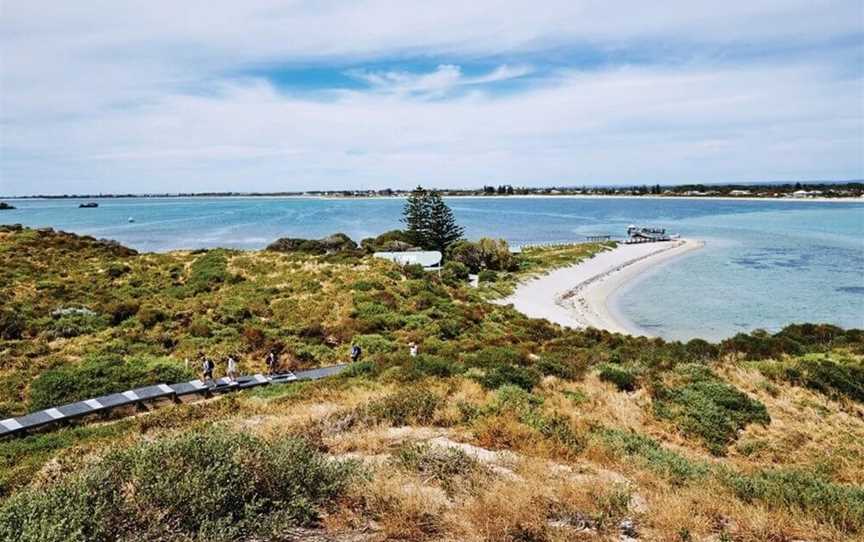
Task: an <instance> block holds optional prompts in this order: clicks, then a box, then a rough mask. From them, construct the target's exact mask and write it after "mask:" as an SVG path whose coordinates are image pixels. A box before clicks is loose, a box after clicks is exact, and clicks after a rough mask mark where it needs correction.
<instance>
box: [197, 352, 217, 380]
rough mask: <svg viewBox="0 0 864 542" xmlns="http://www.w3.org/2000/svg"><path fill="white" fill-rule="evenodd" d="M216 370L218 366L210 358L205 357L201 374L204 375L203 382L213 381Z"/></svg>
mask: <svg viewBox="0 0 864 542" xmlns="http://www.w3.org/2000/svg"><path fill="white" fill-rule="evenodd" d="M215 368H216V364H215V363H213V360H212V359H210V358H209V357H208V356H204V361H203V362H202V363H201V372H202V373H204V378H203V380H204V381H205V382H208V381H210V382H212V381H213V369H215Z"/></svg>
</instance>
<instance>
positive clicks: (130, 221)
mask: <svg viewBox="0 0 864 542" xmlns="http://www.w3.org/2000/svg"><path fill="white" fill-rule="evenodd" d="M132 222H135V219H134V218H132V217H131V216H130V217H129V223H130V224H131V223H132Z"/></svg>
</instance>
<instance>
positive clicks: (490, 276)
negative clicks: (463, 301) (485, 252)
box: [477, 269, 498, 282]
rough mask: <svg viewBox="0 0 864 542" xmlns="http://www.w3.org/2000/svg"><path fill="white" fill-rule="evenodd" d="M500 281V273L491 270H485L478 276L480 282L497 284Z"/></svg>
mask: <svg viewBox="0 0 864 542" xmlns="http://www.w3.org/2000/svg"><path fill="white" fill-rule="evenodd" d="M497 280H498V273H496V272H495V271H492V270H491V269H484V270H483V271H480V274H479V275H477V281H478V282H495V281H497Z"/></svg>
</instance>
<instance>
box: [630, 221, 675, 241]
mask: <svg viewBox="0 0 864 542" xmlns="http://www.w3.org/2000/svg"><path fill="white" fill-rule="evenodd" d="M675 238H677V236H673V235H671V234H669V233H666V229H665V228H651V227H644V226H634V225H632V224H631V225H630V226H628V227H627V238H626V239H624V244H625V245H632V244H637V243H657V242H661V241H671V240H672V239H675Z"/></svg>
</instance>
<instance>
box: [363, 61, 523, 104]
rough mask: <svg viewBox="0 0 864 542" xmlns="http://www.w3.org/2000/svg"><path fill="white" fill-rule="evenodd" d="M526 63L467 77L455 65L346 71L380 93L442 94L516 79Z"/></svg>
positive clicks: (521, 74) (521, 73)
mask: <svg viewBox="0 0 864 542" xmlns="http://www.w3.org/2000/svg"><path fill="white" fill-rule="evenodd" d="M531 71H532V70H531V68H530V67H528V66H508V65H506V64H504V65H501V66H498V67H497V68H495V69H494V70H492V71H490V72H488V73H485V74H483V75H477V76H472V77H466V76H465V75H463V74H462V68H461V67H459V66H456V65H454V64H441V65H440V66H438V68H437V69H435V70H434V71H432V72H429V73H412V72H405V71H385V72H380V71H379V72H370V71H366V70H350V71H349V72H348V74H349V75H350V76H352V77H355V78H357V79H361V80H363V81H365V82H366V83H368V84H370V85H371V86H373V87H374V88H375V89H377V90H379V91H382V92H390V93H395V94H411V93H418V94H432V95H438V96H440V95H442V94H444V93H446V92H448V91H450V90H453V89H455V88H457V87H465V86H473V85H483V84H487V83H497V82H500V81H507V80H509V79H517V78H519V77H524V76H526V75H528V74H530V73H531Z"/></svg>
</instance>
